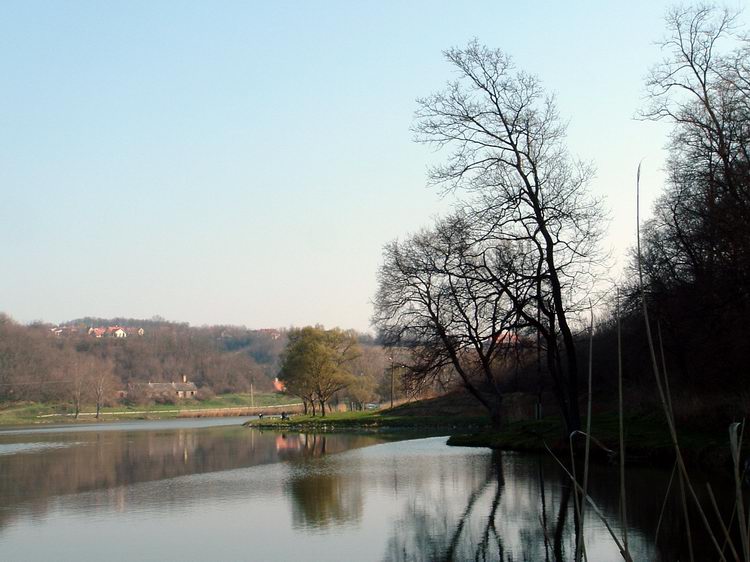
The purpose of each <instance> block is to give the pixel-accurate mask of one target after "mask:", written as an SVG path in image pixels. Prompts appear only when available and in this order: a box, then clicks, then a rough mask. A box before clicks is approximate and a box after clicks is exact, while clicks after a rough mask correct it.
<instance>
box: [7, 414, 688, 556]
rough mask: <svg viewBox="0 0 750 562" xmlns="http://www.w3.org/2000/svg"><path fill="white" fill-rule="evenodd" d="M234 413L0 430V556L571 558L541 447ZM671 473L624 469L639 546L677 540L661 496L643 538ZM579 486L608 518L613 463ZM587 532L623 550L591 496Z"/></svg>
mask: <svg viewBox="0 0 750 562" xmlns="http://www.w3.org/2000/svg"><path fill="white" fill-rule="evenodd" d="M242 421H243V420H241V419H238V418H221V419H215V420H206V419H196V420H168V421H158V422H153V421H151V422H127V423H108V424H99V425H94V424H92V425H90V426H79V425H76V426H65V427H61V428H39V429H37V428H35V429H29V430H6V431H0V559H2V560H11V561H25V560H28V561H34V560H40V561H41V560H44V561H49V560H55V561H61V560H76V561H82V560H131V561H132V560H160V561H170V560H175V561H177V560H179V561H186V560H263V561H265V560H306V561H327V560H363V561H364V560H378V561H380V560H388V561H390V560H405V561H406V560H425V561H428V560H506V559H512V560H545V559H547V560H553V559H554V557H555V554H556V553H557V555H558V556H561V557H562V558H563V559H566V560H567V559H572V552H573V548H574V544H575V539H574V533H573V532H572V529H573V513H574V506H573V499H572V496H571V495H570V487H569V486H568V482H567V480H566V478H565V476H564V475H563V474H562V473H561V471H560V470H559V468H558V467H557V466H556V465H555V463H554V461H553V460H552V459H551V458H548V457H546V456H542V457H537V456H531V455H523V454H517V453H498V452H493V451H490V450H487V449H472V448H462V447H448V446H447V445H446V444H445V442H446V438H445V437H431V438H425V439H405V438H404V439H401V440H399V438H398V437H396V438H393V437H389V438H386V437H385V436H381V435H377V434H366V435H344V434H328V435H301V434H281V433H275V432H268V431H264V432H261V431H258V430H254V429H247V428H244V427H242V426H241V425H240V424H241V422H242ZM404 437H405V436H404ZM669 476H670V473H669V471H664V470H657V469H644V468H639V469H633V470H631V471H630V472H629V476H628V484H629V485H628V509H629V519H630V521H631V524H630V534H629V540H630V547H631V551H632V552H633V554H634V559H635V560H675V559H677V558H678V556H679V552H680V549H681V548H682V549H684V540H683V539H682V534H681V533H682V527H681V524H680V521H681V520H680V518H679V517H675V516H673V515H670V514H671V513H673V512H674V511H675V509H676V508H675V502H673V501H672V502H669V503H668V506H667V511H668V517H667V519H666V521H667V524H665V525H663V529H662V531H661V535H660V537H661V538H660V544H659V546H658V547H657V546H655V545H654V540H653V537H654V531H655V529H656V525H657V521H658V516H659V512H660V509H661V504H662V501H663V497H664V491H665V489H666V486H667V482H668V480H669ZM591 494H592V496H593V497H594V499H595V500H596V502H597V504H598V505H599V507H600V509H601V510H602V512H603V513H604V515H605V517H606V518H607V519H608V520H609V521H610V522H611V524H612V525H613V526H614V527H615V529H616V532H618V533H619V525H618V521H619V519H618V515H617V513H618V509H619V507H618V505H619V504H618V490H617V471H616V470H615V469H613V468H611V467H607V466H594V467H593V468H592V474H591ZM561 514H562V515H561ZM559 523H560V524H559ZM545 529H546V532H545ZM584 536H585V540H586V546H587V552H588V556H589V560H591V561H607V560H620V559H621V558H620V557H619V554H618V552H617V548H616V547H615V545H614V542H613V541H612V539H611V538H610V537H609V535H608V534H607V532H606V530H605V528H604V526H603V525H602V523H601V522H600V521H599V520H598V519H597V518H596V516H595V515H594V513H593V512H592V511H591V510H589V511H587V513H586V517H585V524H584Z"/></svg>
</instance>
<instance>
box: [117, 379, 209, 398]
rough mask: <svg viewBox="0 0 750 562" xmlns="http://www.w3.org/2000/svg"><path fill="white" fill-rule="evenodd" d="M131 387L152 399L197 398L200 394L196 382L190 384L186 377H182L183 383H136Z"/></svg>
mask: <svg viewBox="0 0 750 562" xmlns="http://www.w3.org/2000/svg"><path fill="white" fill-rule="evenodd" d="M131 387H134V389H136V390H140V391H142V392H144V393H145V394H146V395H147V396H148V397H150V398H154V397H156V396H163V395H167V396H173V397H175V398H195V395H196V394H197V392H198V387H197V386H195V383H194V382H188V380H187V376H186V375H182V382H147V383H135V384H133V385H131Z"/></svg>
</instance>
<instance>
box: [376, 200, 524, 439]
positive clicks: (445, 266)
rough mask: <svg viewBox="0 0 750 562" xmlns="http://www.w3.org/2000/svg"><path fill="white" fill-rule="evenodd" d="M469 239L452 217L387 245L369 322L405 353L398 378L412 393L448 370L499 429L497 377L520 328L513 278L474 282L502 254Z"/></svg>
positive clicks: (468, 229) (515, 345)
mask: <svg viewBox="0 0 750 562" xmlns="http://www.w3.org/2000/svg"><path fill="white" fill-rule="evenodd" d="M471 231H472V228H471V227H470V225H469V224H468V223H467V221H466V217H465V216H463V215H461V214H457V215H454V216H452V217H450V218H448V219H444V220H442V221H440V222H438V224H437V225H436V227H435V228H434V229H432V230H429V231H423V232H421V233H420V234H417V235H415V236H413V237H411V238H409V239H408V240H406V241H404V242H402V243H399V242H393V243H391V244H389V245H388V246H387V247H386V249H385V260H384V264H383V265H382V267H381V269H380V274H379V290H378V294H377V297H376V299H375V311H376V312H375V317H374V322H375V324H376V325H377V326H378V327H379V329H380V330H381V334H382V336H383V338H384V340H385V341H386V342H401V343H402V344H403V343H407V344H409V345H411V346H412V347H413V353H412V360H411V362H410V364H409V365H407V367H408V372H407V374H406V377H407V380H408V381H409V383H410V384H411V385H412V387H416V388H419V387H420V386H421V385H424V384H425V383H431V382H432V381H433V380H435V378H436V377H441V376H444V375H445V373H446V368H450V370H451V371H452V372H454V373H455V374H456V375H457V377H458V379H459V380H460V382H461V385H462V386H463V387H464V388H465V389H466V390H467V391H469V393H470V394H471V395H472V396H474V397H475V398H476V399H477V400H478V401H479V402H480V403H481V404H482V405H483V406H484V407H485V408H486V409H487V410H488V412H489V413H490V417H491V420H492V423H493V425H495V426H499V425H500V423H501V421H502V390H501V387H500V384H499V380H498V374H499V373H498V371H500V370H501V368H502V365H503V363H504V361H505V360H506V359H507V358H508V357H509V355H511V352H512V351H517V349H518V343H519V339H518V337H517V331H518V330H520V329H522V327H523V324H522V322H521V321H520V320H519V317H518V312H517V310H516V308H515V307H514V303H513V298H512V297H511V296H510V295H509V293H508V290H509V287H511V286H513V283H512V281H511V279H510V277H511V276H514V275H515V272H514V271H513V270H511V269H509V268H508V269H504V268H503V269H500V270H498V271H497V274H498V275H500V274H501V273H502V274H506V275H508V277H506V278H504V279H502V280H501V282H499V283H498V282H488V279H487V277H486V276H484V277H483V276H482V273H483V270H484V269H485V268H486V267H487V264H488V261H490V260H496V259H497V257H498V256H499V255H501V254H504V252H503V250H504V246H507V244H506V245H503V246H492V247H487V246H485V245H483V244H482V243H481V242H477V241H475V240H473V239H472V238H471V236H470V233H471ZM490 254H491V255H490ZM498 279H499V277H495V279H494V281H497V280H498Z"/></svg>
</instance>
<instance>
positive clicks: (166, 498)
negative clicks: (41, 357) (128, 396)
mask: <svg viewBox="0 0 750 562" xmlns="http://www.w3.org/2000/svg"><path fill="white" fill-rule="evenodd" d="M124 425H125V427H126V428H127V427H128V426H127V424H124ZM157 427H158V426H157ZM382 441H383V440H382V439H380V438H377V437H373V436H342V435H337V436H333V437H328V438H326V437H318V436H309V437H308V436H306V435H292V436H283V435H278V434H276V433H260V432H257V431H251V430H248V429H246V428H243V427H241V426H239V424H237V422H236V420H235V421H234V423H233V424H232V425H223V426H222V425H219V426H216V427H205V424H204V427H203V428H200V426H198V427H195V426H190V427H187V428H179V426H172V427H168V428H162V429H156V430H152V431H144V430H143V428H142V426H139V427H137V428H135V429H133V428H128V429H126V430H124V431H113V430H112V426H107V427H106V428H105V430H104V431H102V432H93V431H91V430H90V429H86V430H84V431H76V430H75V429H74V428H69V429H68V430H67V431H64V432H59V431H57V432H54V433H52V432H47V431H42V432H39V433H34V432H5V433H3V434H0V506H2V508H1V509H0V530H1V529H2V527H3V526H5V525H6V524H8V523H9V522H10V521H12V520H13V519H14V518H16V517H18V516H21V515H24V514H33V515H34V516H36V517H39V516H41V515H43V514H44V513H46V511H47V510H48V508H49V506H50V504H51V502H52V501H53V500H54V498H56V497H59V496H65V495H75V494H82V493H85V492H92V491H98V490H103V491H105V492H106V493H105V494H100V495H98V496H97V502H101V501H105V502H106V503H108V504H109V503H112V504H114V506H115V508H116V509H117V510H120V511H122V510H124V509H125V507H124V503H125V502H126V501H127V497H128V489H127V488H126V487H127V486H131V485H133V484H137V483H141V482H151V481H166V480H172V479H176V478H179V477H182V476H188V475H199V474H206V473H216V472H226V471H229V470H234V469H238V468H243V467H250V466H258V465H264V464H272V463H278V462H281V461H293V460H295V459H303V458H310V457H317V456H321V455H323V454H326V453H327V452H330V453H336V452H341V451H344V450H349V449H353V448H357V447H364V446H367V445H373V444H377V443H381V442H382ZM331 485H332V484H330V485H329V486H331ZM168 487H169V488H171V489H169V490H167V493H162V494H160V496H159V498H158V501H159V503H160V504H162V505H163V504H165V503H170V502H180V501H188V500H189V497H183V496H190V495H191V493H192V492H194V491H195V490H191V489H182V490H181V489H178V488H180V487H179V486H176V485H175V486H172V487H170V486H168ZM302 487H303V488H305V487H308V488H309V487H310V485H307V484H302ZM312 487H313V488H320V490H323V489H325V485H324V482H323V481H318V483H316V484H314V485H312ZM204 492H205V490H204ZM317 493H320V492H317ZM145 500H146V501H148V499H147V498H146V499H145ZM318 503H319V504H320V505H322V504H323V502H318Z"/></svg>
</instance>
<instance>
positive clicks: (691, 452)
mask: <svg viewBox="0 0 750 562" xmlns="http://www.w3.org/2000/svg"><path fill="white" fill-rule="evenodd" d="M410 411H416V412H422V410H421V409H420V407H419V405H418V403H417V404H414V405H413V406H412V407H411V408H410V406H409V405H404V406H402V407H399V408H394V409H393V410H378V411H371V412H345V413H334V414H329V415H327V416H326V417H320V416H317V417H312V416H292V417H291V418H289V419H287V420H282V419H279V418H265V419H260V420H250V421H248V422H246V423H245V424H244V425H246V426H248V427H254V428H259V429H274V430H284V431H293V432H337V431H382V430H416V429H423V430H433V429H442V430H445V434H448V435H450V436H451V437H450V438H449V440H448V444H449V445H453V446H464V447H487V448H491V449H498V450H510V451H522V452H529V453H542V454H545V455H548V454H549V452H548V450H547V449H548V448H549V449H550V450H552V451H553V452H554V453H555V454H557V455H564V458H566V459H567V458H568V455H569V447H570V445H569V441H568V439H567V438H566V437H565V433H564V431H563V427H562V424H561V422H560V420H559V418H557V417H554V416H550V417H546V418H543V419H541V420H525V421H516V422H512V423H508V424H507V425H505V426H504V427H503V428H502V429H501V430H493V429H491V428H490V426H489V419H488V417H487V416H483V415H479V414H477V413H476V412H469V413H467V414H455V413H454V414H451V415H441V414H439V413H436V415H424V414H422V413H419V414H417V415H413V414H411V413H410ZM624 426H625V447H626V460H627V463H628V464H629V465H662V466H671V465H672V464H673V463H674V448H673V446H672V442H671V439H670V436H669V432H668V429H667V426H666V423H665V421H664V419H663V417H661V416H659V415H658V414H651V415H631V416H626V418H625V424H624ZM591 433H592V435H593V437H594V438H595V441H592V446H591V452H592V457H593V458H595V459H597V460H598V461H600V462H601V461H603V462H615V461H616V458H617V457H618V455H619V452H618V451H619V419H618V416H617V414H613V413H600V414H595V415H594V416H593V417H592V422H591ZM577 439H578V440H579V443H580V444H581V445H582V444H583V441H584V437H583V436H581V435H579V436H578V437H577ZM679 441H680V448H681V450H682V453H683V457H684V458H685V461H686V463H688V464H690V465H693V466H697V467H701V468H706V469H710V470H715V469H722V468H724V467H727V466H729V463H730V457H731V454H730V449H729V439H728V433H727V429H726V428H720V427H716V428H710V427H703V428H700V427H688V428H684V429H682V430H681V431H680V435H679ZM745 449H748V447H747V445H746V446H745Z"/></svg>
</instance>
